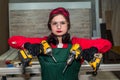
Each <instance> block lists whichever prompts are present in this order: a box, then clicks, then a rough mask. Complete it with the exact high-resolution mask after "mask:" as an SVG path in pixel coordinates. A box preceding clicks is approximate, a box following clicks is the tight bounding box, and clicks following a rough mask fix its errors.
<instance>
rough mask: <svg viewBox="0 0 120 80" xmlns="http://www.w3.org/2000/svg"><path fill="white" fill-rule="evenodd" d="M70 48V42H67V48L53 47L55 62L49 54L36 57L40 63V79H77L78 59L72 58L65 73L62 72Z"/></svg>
mask: <svg viewBox="0 0 120 80" xmlns="http://www.w3.org/2000/svg"><path fill="white" fill-rule="evenodd" d="M70 49H71V44H69V46H68V48H54V49H53V56H54V57H55V59H56V60H57V63H55V62H54V61H53V59H52V58H51V57H50V56H39V57H38V59H39V61H40V65H41V76H42V80H78V73H79V69H80V66H81V64H80V61H77V60H74V62H73V63H72V65H70V66H69V67H68V68H67V69H66V71H65V73H64V74H63V73H62V72H63V69H64V67H65V66H66V60H67V58H68V56H69V52H70Z"/></svg>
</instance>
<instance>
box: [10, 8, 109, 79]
mask: <svg viewBox="0 0 120 80" xmlns="http://www.w3.org/2000/svg"><path fill="white" fill-rule="evenodd" d="M48 29H49V30H50V31H51V34H50V35H49V36H47V37H43V38H27V37H24V36H13V37H11V38H9V40H8V43H9V45H10V46H11V47H13V48H17V49H24V48H26V49H28V50H29V51H31V53H33V55H35V56H36V55H37V53H39V51H40V45H39V44H40V43H41V41H43V40H46V41H47V42H48V43H49V45H50V46H51V47H52V54H53V56H54V57H55V59H56V61H57V63H55V62H54V61H53V60H52V59H51V57H48V56H45V55H39V56H38V60H39V62H40V65H41V74H42V80H48V79H49V80H78V72H79V69H80V66H81V64H82V63H81V60H82V59H77V60H74V61H73V63H72V64H71V65H70V66H69V67H68V68H67V70H66V71H65V73H64V74H63V73H62V71H63V69H64V67H65V65H66V60H67V58H68V56H69V53H70V49H71V47H72V45H74V44H76V43H77V44H79V45H80V46H81V48H82V50H83V52H84V53H85V54H84V55H83V59H85V60H87V61H90V60H91V59H92V58H91V57H93V55H94V54H95V53H105V52H106V51H108V50H109V49H110V48H111V43H110V42H109V41H108V40H105V39H101V38H99V39H94V40H91V39H85V38H77V37H72V38H70V34H69V29H70V19H69V12H68V11H67V10H66V9H65V8H62V7H59V8H56V9H54V10H52V11H51V12H50V15H49V20H48Z"/></svg>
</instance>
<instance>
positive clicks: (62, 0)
mask: <svg viewBox="0 0 120 80" xmlns="http://www.w3.org/2000/svg"><path fill="white" fill-rule="evenodd" d="M77 1H90V0H9V3H26V2H77Z"/></svg>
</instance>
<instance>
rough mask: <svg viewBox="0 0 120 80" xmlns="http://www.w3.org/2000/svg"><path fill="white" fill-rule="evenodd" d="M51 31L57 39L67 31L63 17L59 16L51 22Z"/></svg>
mask: <svg viewBox="0 0 120 80" xmlns="http://www.w3.org/2000/svg"><path fill="white" fill-rule="evenodd" d="M51 31H52V33H53V34H55V35H56V36H58V37H60V36H62V35H64V34H65V33H66V32H67V31H68V22H67V20H66V19H65V18H64V16H63V15H61V14H59V15H57V16H55V17H54V18H53V19H52V20H51Z"/></svg>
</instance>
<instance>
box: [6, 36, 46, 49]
mask: <svg viewBox="0 0 120 80" xmlns="http://www.w3.org/2000/svg"><path fill="white" fill-rule="evenodd" d="M42 40H46V37H44V38H33V37H32V38H30V37H29V38H28V37H25V36H12V37H10V38H9V39H8V44H9V45H10V46H11V47H13V48H16V49H23V48H24V47H23V46H24V44H25V43H26V42H30V43H31V44H34V43H40V42H41V41H42Z"/></svg>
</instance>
